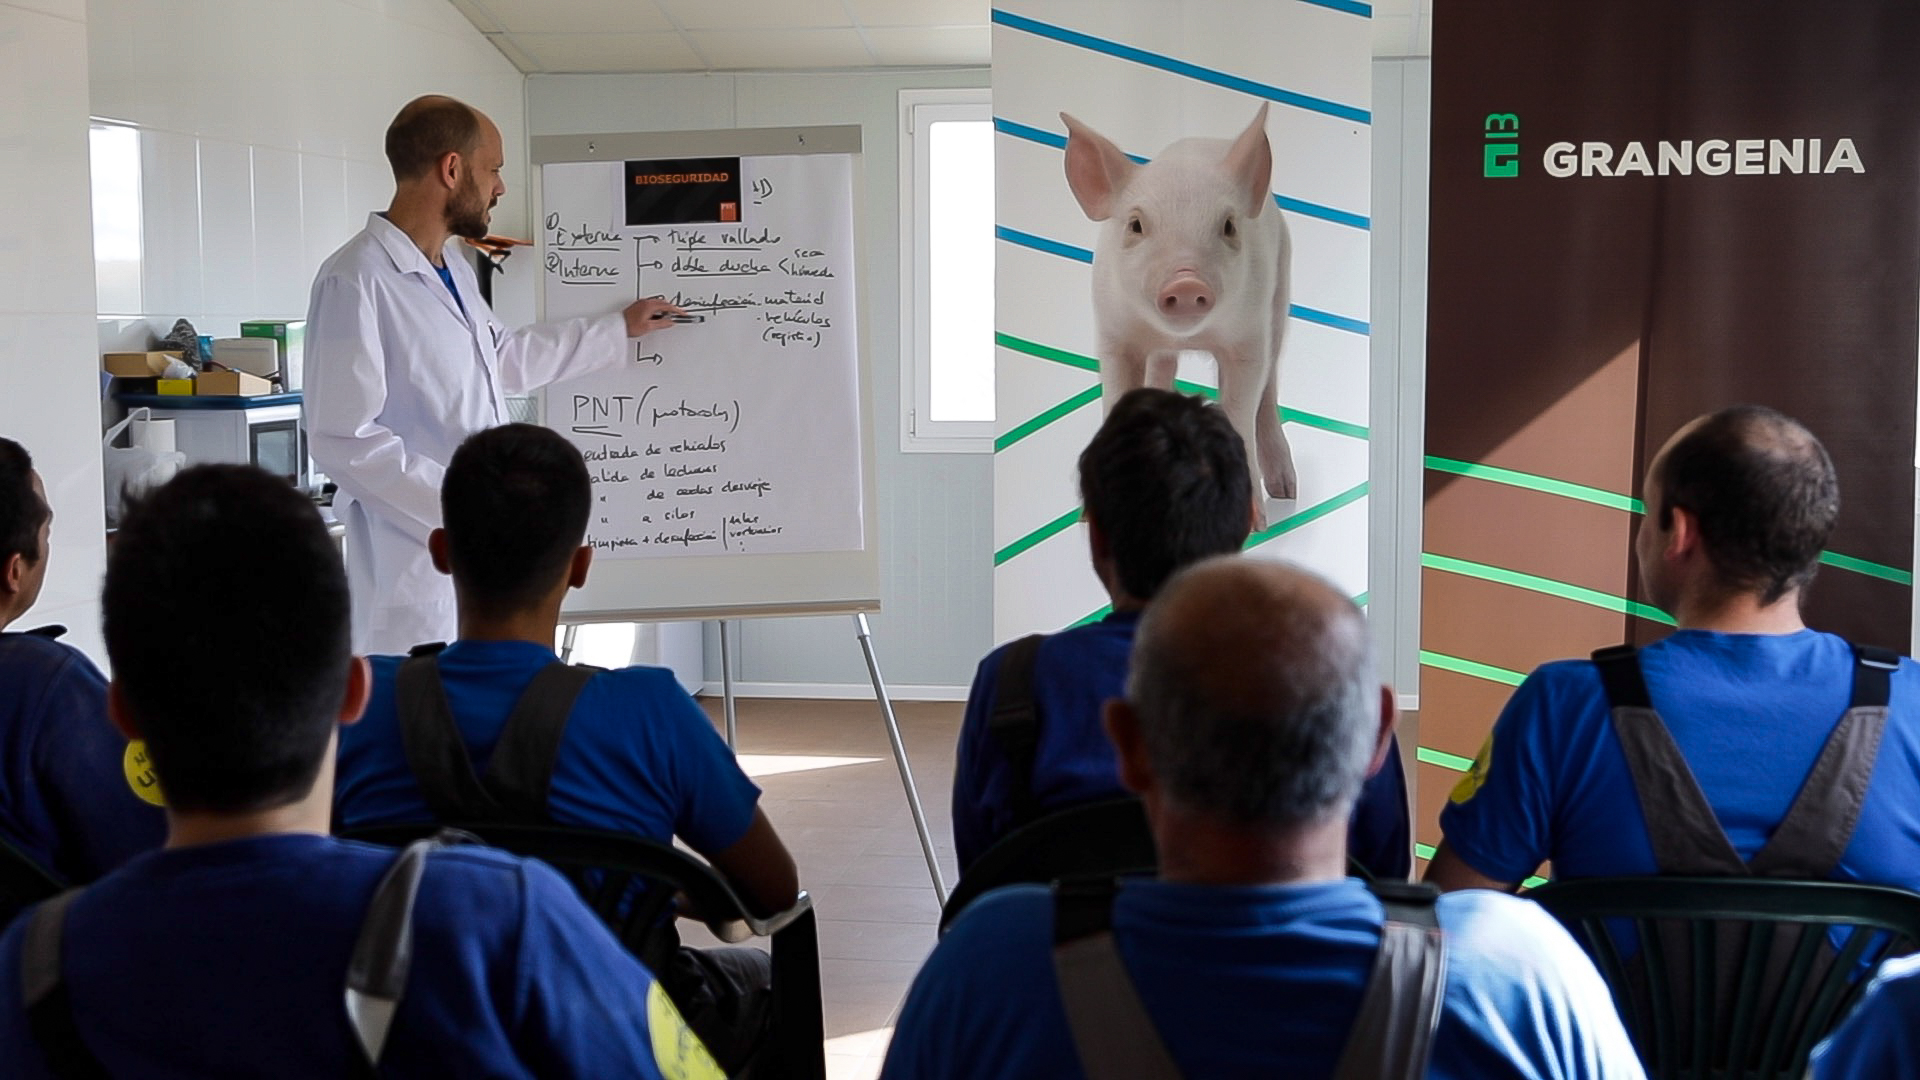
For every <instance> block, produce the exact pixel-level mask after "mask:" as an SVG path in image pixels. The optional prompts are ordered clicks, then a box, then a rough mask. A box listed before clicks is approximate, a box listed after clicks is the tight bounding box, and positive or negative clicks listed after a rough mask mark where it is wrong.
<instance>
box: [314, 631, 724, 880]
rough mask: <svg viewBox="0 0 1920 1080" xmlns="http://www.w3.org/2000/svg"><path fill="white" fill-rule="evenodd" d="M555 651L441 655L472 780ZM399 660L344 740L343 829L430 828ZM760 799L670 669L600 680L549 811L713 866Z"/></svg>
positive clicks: (377, 678) (381, 667)
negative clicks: (408, 731)
mask: <svg viewBox="0 0 1920 1080" xmlns="http://www.w3.org/2000/svg"><path fill="white" fill-rule="evenodd" d="M557 659H558V657H556V656H555V655H554V653H553V650H552V649H549V648H547V647H546V646H544V645H536V644H533V643H532V642H526V641H457V642H454V643H453V644H452V645H450V646H448V647H447V648H446V650H445V651H443V652H441V653H440V678H441V682H442V684H443V685H444V686H445V687H446V692H447V703H448V705H449V707H450V708H451V709H452V710H453V717H454V722H455V724H456V725H457V726H458V727H459V729H460V736H461V739H462V741H464V742H465V743H466V745H467V748H468V750H469V751H470V752H471V753H472V755H473V765H474V772H475V773H476V774H479V775H485V772H486V767H487V761H488V758H489V756H490V755H491V754H492V753H493V748H494V745H495V744H496V743H497V742H498V741H499V739H500V732H501V729H502V728H504V727H505V726H506V722H507V717H508V715H509V714H511V713H512V712H513V707H514V705H515V704H516V703H517V702H518V701H519V700H520V695H521V694H522V693H523V692H525V690H526V688H527V684H528V683H531V682H532V681H533V677H534V676H535V675H536V674H538V673H539V672H540V670H541V669H542V668H544V667H546V666H547V665H548V664H551V663H554V662H555V661H556V660H557ZM405 660H406V657H403V656H376V657H373V658H372V665H373V695H372V698H371V700H370V701H369V702H368V703H367V711H366V715H365V716H364V717H362V718H361V720H360V722H359V723H357V724H354V725H352V726H350V727H347V728H344V729H342V731H341V733H340V758H339V767H338V773H337V776H336V780H335V785H334V790H335V793H336V795H335V815H336V816H337V818H338V819H339V821H340V823H341V824H342V825H343V826H347V827H351V826H357V825H380V824H388V823H396V822H421V821H432V820H433V819H434V818H433V812H432V811H431V810H429V809H428V808H427V803H426V799H425V798H424V797H423V796H422V795H421V794H420V785H419V783H418V782H417V781H415V779H414V776H413V770H412V769H411V768H409V767H408V765H407V756H406V747H405V745H404V744H403V743H402V742H401V738H400V721H399V715H398V713H397V711H396V709H395V700H394V676H395V673H396V672H397V671H398V670H399V668H400V665H401V663H402V662H404V661H405ZM759 798H760V789H759V788H758V787H757V786H755V785H754V783H753V781H752V780H749V779H748V778H747V775H746V773H744V772H742V771H741V770H740V765H739V763H738V762H736V761H735V760H734V757H733V752H732V751H731V750H729V749H728V748H727V744H726V742H725V741H724V740H722V739H721V738H720V736H719V735H718V734H717V733H716V732H715V731H714V730H713V723H712V722H711V721H710V720H708V719H707V714H706V713H705V712H703V711H702V710H701V708H700V706H699V705H698V704H697V703H695V702H694V700H693V699H692V698H691V697H689V696H687V692H686V691H685V690H683V689H681V688H680V684H679V683H678V682H676V681H675V680H674V677H673V673H672V672H670V671H667V670H665V669H664V668H652V667H630V668H623V669H621V670H618V671H604V672H601V673H599V674H598V675H595V676H594V677H593V678H592V679H591V680H589V681H588V683H587V685H586V687H585V689H583V690H581V691H580V696H579V698H577V699H576V700H575V701H574V705H573V711H572V713H570V714H569V715H568V718H567V728H566V734H565V735H564V736H563V737H562V739H561V742H560V752H559V754H558V756H557V757H556V758H555V760H554V765H553V784H552V786H551V788H550V790H549V793H548V810H549V812H550V813H551V815H552V818H553V822H554V824H556V825H572V826H577V827H582V828H593V829H610V830H613V831H615V832H622V833H626V834H628V835H631V836H639V837H643V838H645V839H649V840H657V841H659V842H661V843H667V842H670V841H671V840H672V839H673V838H674V837H675V836H678V837H680V838H681V839H683V840H685V841H686V842H687V843H688V845H690V846H691V847H692V848H693V849H694V850H695V851H698V852H700V853H701V854H703V855H708V856H711V855H713V854H715V853H717V852H720V851H724V850H726V849H727V848H729V847H732V846H733V845H734V844H735V843H737V842H738V841H739V840H740V839H741V838H742V837H744V836H745V835H746V834H747V828H748V826H750V825H752V824H753V815H754V809H755V807H756V806H757V805H758V803H759Z"/></svg>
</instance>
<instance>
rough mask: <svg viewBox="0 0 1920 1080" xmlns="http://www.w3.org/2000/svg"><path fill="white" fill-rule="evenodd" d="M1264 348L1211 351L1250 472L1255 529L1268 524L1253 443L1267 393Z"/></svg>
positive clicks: (1223, 401)
mask: <svg viewBox="0 0 1920 1080" xmlns="http://www.w3.org/2000/svg"><path fill="white" fill-rule="evenodd" d="M1263 352H1264V350H1260V351H1255V350H1253V349H1248V348H1245V347H1242V348H1240V349H1237V350H1233V351H1231V352H1227V351H1221V352H1216V353H1214V360H1215V362H1216V363H1217V364H1218V365H1219V369H1220V407H1221V408H1223V409H1225V410H1226V412H1227V420H1228V422H1230V423H1231V424H1233V430H1235V431H1237V432H1239V433H1240V441H1241V443H1242V444H1243V445H1244V446H1245V447H1246V449H1247V471H1248V472H1249V473H1251V474H1252V476H1253V486H1252V489H1251V490H1250V491H1249V492H1248V495H1249V496H1250V497H1251V498H1252V500H1253V508H1254V526H1253V527H1254V528H1255V529H1264V528H1266V527H1267V507H1266V501H1265V500H1264V499H1262V498H1261V494H1262V492H1261V490H1260V473H1261V469H1262V465H1261V461H1260V454H1259V450H1258V448H1257V447H1256V445H1255V443H1254V433H1255V431H1256V430H1257V427H1258V424H1259V415H1260V407H1261V402H1262V401H1263V400H1264V398H1265V396H1266V393H1265V389H1264V383H1263V379H1264V376H1265V375H1266V368H1267V365H1266V364H1265V363H1264V362H1263V360H1264V357H1263V355H1262V353H1263Z"/></svg>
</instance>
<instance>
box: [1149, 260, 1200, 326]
mask: <svg viewBox="0 0 1920 1080" xmlns="http://www.w3.org/2000/svg"><path fill="white" fill-rule="evenodd" d="M1214 302H1215V301H1214V295H1213V290H1212V289H1209V288H1208V287H1207V283H1206V282H1204V281H1201V280H1200V279H1199V278H1198V277H1197V276H1195V275H1194V274H1193V272H1192V271H1182V272H1179V273H1176V274H1174V276H1173V278H1172V279H1171V280H1169V281H1168V282H1167V283H1166V284H1165V285H1163V286H1161V287H1160V297H1159V299H1158V300H1157V301H1156V304H1157V306H1158V307H1159V309H1160V314H1162V315H1164V316H1167V317H1168V318H1174V319H1183V318H1184V319H1197V318H1199V317H1200V316H1202V315H1206V314H1207V313H1209V312H1211V311H1212V310H1213V305H1214Z"/></svg>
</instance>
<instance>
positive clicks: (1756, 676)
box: [1440, 630, 1920, 888]
mask: <svg viewBox="0 0 1920 1080" xmlns="http://www.w3.org/2000/svg"><path fill="white" fill-rule="evenodd" d="M1640 665H1641V670H1642V672H1643V673H1644V675H1645V677H1646V682H1647V690H1648V694H1649V695H1650V696H1651V698H1652V699H1653V706H1654V709H1655V711H1657V712H1658V713H1659V714H1660V717H1661V719H1662V720H1664V721H1665V722H1666V726H1667V730H1668V731H1670V732H1671V733H1672V735H1673V740H1674V743H1675V744H1676V745H1677V746H1678V747H1679V748H1680V753H1681V755H1682V756H1683V757H1685V758H1686V760H1687V764H1688V765H1689V766H1690V767H1691V768H1692V770H1693V775H1694V777H1695V779H1697V780H1698V781H1699V783H1700V789H1701V791H1702V792H1703V793H1705V795H1706V797H1707V802H1708V804H1709V805H1711V806H1712V807H1713V810H1714V815H1715V816H1716V817H1717V818H1718V819H1719V822H1720V826H1721V828H1723V829H1725V830H1726V833H1727V837H1728V839H1730V840H1731V841H1732V842H1733V847H1734V850H1735V851H1737V852H1738V853H1739V854H1740V857H1741V858H1743V859H1750V858H1752V857H1753V856H1754V854H1756V853H1757V852H1758V851H1759V850H1760V848H1761V846H1762V845H1764V844H1765V843H1766V840H1767V838H1768V837H1769V836H1770V835H1772V833H1773V830H1774V828H1775V827H1776V826H1778V825H1779V823H1780V821H1781V819H1782V818H1784V817H1786V813H1787V807H1788V806H1789V805H1790V804H1791V803H1792V802H1793V799H1794V796H1795V795H1797V794H1798V793H1799V791H1800V787H1801V785H1802V784H1803V783H1804V782H1805V780H1806V777H1807V773H1808V772H1809V771H1810V770H1811V769H1812V768H1813V762H1814V759H1815V758H1816V757H1818V756H1819V754H1820V750H1821V747H1823V746H1824V745H1825V744H1826V740H1827V736H1829V735H1830V734H1832V732H1833V729H1834V726H1835V725H1836V724H1838V723H1839V721H1840V717H1841V715H1842V714H1843V713H1845V712H1846V709H1847V703H1848V701H1849V700H1850V698H1851V694H1852V686H1853V668H1854V661H1853V654H1852V651H1851V649H1850V648H1849V647H1848V645H1847V643H1846V642H1845V641H1844V640H1842V639H1841V638H1838V637H1835V636H1833V635H1832V634H1823V633H1819V632H1816V631H1813V630H1802V631H1800V632H1798V633H1794V634H1780V635H1769V634H1722V633H1714V632H1710V631H1705V630H1681V631H1679V632H1677V633H1675V634H1673V635H1672V636H1670V637H1668V638H1666V639H1665V640H1663V641H1660V642H1657V643H1655V644H1653V645H1649V646H1647V647H1646V648H1644V649H1642V650H1641V651H1640ZM1917 695H1920V666H1917V665H1915V663H1914V662H1913V661H1912V660H1910V659H1903V660H1902V661H1901V663H1900V670H1899V671H1897V672H1895V673H1894V676H1893V697H1892V707H1891V708H1890V709H1889V710H1888V715H1887V727H1886V733H1885V735H1884V736H1883V738H1882V739H1881V741H1880V756H1879V759H1878V761H1877V762H1876V763H1875V765H1874V770H1873V779H1872V780H1871V782H1870V784H1869V786H1868V788H1867V795H1866V803H1865V806H1864V807H1863V809H1862V810H1861V813H1860V821H1859V824H1858V825H1857V826H1856V827H1855V829H1854V832H1853V839H1852V842H1851V843H1849V844H1848V845H1847V849H1846V852H1845V853H1844V854H1843V855H1842V856H1841V859H1840V863H1839V866H1838V867H1836V868H1835V871H1834V875H1833V876H1834V878H1835V879H1836V880H1840V881H1866V882H1875V883H1879V884H1887V885H1900V886H1904V887H1907V888H1920V696H1917ZM1440 828H1441V831H1442V832H1444V833H1445V834H1446V839H1447V846H1448V847H1449V848H1451V849H1452V850H1453V851H1454V852H1455V853H1456V854H1458V855H1459V856H1460V858H1461V859H1462V860H1464V861H1465V862H1466V864H1467V865H1468V866H1471V867H1472V868H1473V869H1475V870H1477V871H1479V872H1480V873H1482V874H1485V875H1486V876H1487V877H1490V878H1493V879H1494V880H1496V881H1508V882H1516V881H1520V880H1522V879H1524V878H1525V877H1527V876H1528V875H1529V874H1532V873H1533V872H1534V869H1535V868H1536V867H1538V866H1539V865H1540V864H1541V863H1542V862H1544V861H1546V860H1549V859H1551V860H1552V861H1553V872H1554V874H1555V876H1558V877H1569V878H1576V877H1606V876H1617V875H1627V876H1634V875H1645V874H1652V873H1655V872H1656V870H1657V867H1656V865H1655V863H1654V858H1653V847H1652V843H1651V841H1649V840H1648V838H1647V827H1646V818H1645V817H1644V816H1643V815H1642V814H1641V812H1640V802H1639V799H1638V796H1637V795H1636V792H1635V789H1634V785H1633V778H1632V775H1631V774H1630V773H1629V772H1628V771H1627V762H1626V757H1625V754H1624V753H1623V752H1622V750H1621V748H1620V741H1619V740H1618V739H1617V738H1616V737H1615V736H1614V733H1613V721H1612V717H1611V713H1610V710H1609V707H1608V704H1607V698H1606V692H1605V691H1604V690H1603V689H1602V688H1601V685H1600V675H1599V671H1598V670H1597V669H1596V668H1595V667H1594V665H1593V663H1592V662H1591V661H1588V660H1563V661H1559V662H1556V663H1552V664H1547V665H1546V666H1544V667H1542V668H1540V669H1539V670H1537V671H1535V672H1534V673H1533V674H1532V675H1530V676H1528V677H1527V680H1526V681H1525V682H1524V683H1522V684H1521V685H1520V686H1519V688H1518V689H1516V690H1515V691H1514V694H1513V697H1512V698H1511V699H1510V700H1509V701H1508V702H1507V707H1506V708H1505V709H1504V710H1503V711H1502V712H1501V714H1500V719H1499V721H1498V722H1497V723H1495V725H1494V728H1493V734H1492V735H1491V736H1490V737H1489V739H1488V742H1487V744H1486V746H1485V747H1483V748H1482V749H1481V751H1480V757H1479V760H1478V761H1476V762H1475V763H1474V766H1473V768H1472V770H1471V771H1470V772H1468V774H1467V775H1466V776H1465V777H1464V778H1463V779H1462V780H1461V781H1460V783H1459V785H1458V786H1457V787H1455V789H1454V791H1453V794H1452V797H1451V798H1450V799H1449V801H1448V805H1447V806H1446V808H1445V809H1444V810H1442V811H1441V813H1440Z"/></svg>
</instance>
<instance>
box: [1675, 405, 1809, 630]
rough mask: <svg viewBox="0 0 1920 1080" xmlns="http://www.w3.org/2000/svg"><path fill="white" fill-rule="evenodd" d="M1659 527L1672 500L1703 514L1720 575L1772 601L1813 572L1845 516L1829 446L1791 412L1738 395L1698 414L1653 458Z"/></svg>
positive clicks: (1727, 584)
mask: <svg viewBox="0 0 1920 1080" xmlns="http://www.w3.org/2000/svg"><path fill="white" fill-rule="evenodd" d="M1654 479H1655V480H1656V481H1657V482H1658V484H1659V492H1660V505H1659V506H1658V507H1656V508H1655V509H1656V510H1657V512H1658V514H1659V522H1660V527H1661V528H1662V529H1666V528H1670V527H1671V526H1672V525H1673V511H1674V509H1675V508H1676V507H1679V508H1682V509H1685V510H1686V511H1687V512H1688V513H1690V514H1692V515H1693V516H1694V518H1695V519H1696V520H1698V521H1699V523H1700V536H1701V539H1702V541H1703V542H1704V544H1705V547H1706V552H1707V557H1708V559H1709V560H1711V562H1712V563H1713V567H1714V569H1715V571H1717V572H1718V574H1719V577H1720V580H1721V584H1722V585H1723V586H1724V587H1726V588H1728V589H1731V590H1736V591H1739V592H1751V593H1757V594H1758V595H1759V596H1760V599H1761V602H1762V603H1767V604H1771V603H1773V602H1774V601H1776V600H1778V599H1780V598H1781V597H1782V596H1785V595H1786V594H1787V593H1788V592H1789V591H1791V590H1793V589H1797V588H1801V587H1803V586H1805V585H1806V584H1808V583H1809V582H1811V581H1812V580H1813V576H1814V572H1815V571H1816V570H1818V569H1819V566H1820V553H1821V551H1822V550H1823V549H1824V548H1825V547H1826V546H1827V539H1828V538H1829V537H1830V536H1832V535H1833V525H1834V521H1835V519H1837V518H1838V517H1839V516H1840V482H1839V480H1838V479H1837V478H1836V477H1835V476H1834V472H1833V462H1832V460H1830V459H1829V458H1828V457H1827V450H1826V447H1824V446H1821V445H1820V440H1819V439H1817V438H1814V436H1813V433H1812V432H1810V431H1808V430H1807V429H1806V428H1805V427H1802V426H1801V425H1800V423H1799V422H1798V421H1796V420H1794V419H1793V418H1791V417H1789V416H1785V415H1783V414H1781V413H1778V412H1775V411H1774V410H1772V409H1769V408H1766V407H1764V406H1760V405H1735V406H1733V407H1732V408H1727V409H1722V410H1720V411H1719V412H1717V413H1714V414H1713V415H1711V416H1709V417H1707V418H1706V419H1705V420H1702V421H1701V422H1700V423H1699V424H1698V425H1697V426H1696V427H1694V429H1693V430H1692V431H1689V432H1687V434H1686V435H1684V436H1682V437H1681V438H1680V439H1679V440H1678V441H1676V442H1675V443H1674V444H1673V445H1672V446H1670V447H1668V448H1667V452H1666V454H1665V455H1664V456H1663V457H1662V458H1661V459H1660V461H1659V462H1658V464H1657V465H1656V466H1655V472H1654Z"/></svg>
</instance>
